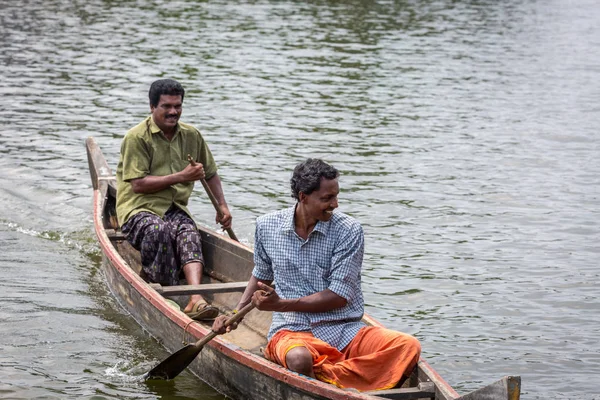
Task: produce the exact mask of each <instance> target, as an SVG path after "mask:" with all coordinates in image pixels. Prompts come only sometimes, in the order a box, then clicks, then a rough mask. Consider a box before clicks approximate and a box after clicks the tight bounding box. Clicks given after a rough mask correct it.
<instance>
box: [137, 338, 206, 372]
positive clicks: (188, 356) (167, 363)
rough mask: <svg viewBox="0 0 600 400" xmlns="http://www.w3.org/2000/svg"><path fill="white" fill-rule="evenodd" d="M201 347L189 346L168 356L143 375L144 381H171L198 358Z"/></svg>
mask: <svg viewBox="0 0 600 400" xmlns="http://www.w3.org/2000/svg"><path fill="white" fill-rule="evenodd" d="M201 350H202V346H195V345H193V344H189V345H187V346H185V347H182V348H181V349H179V350H178V351H177V352H175V353H173V354H172V355H170V356H169V357H168V358H167V359H165V360H164V361H163V362H161V363H160V364H158V365H157V366H156V367H154V368H152V370H151V371H150V372H148V373H147V374H146V375H144V379H145V380H148V379H165V380H169V379H173V378H175V377H176V376H177V375H179V374H180V373H181V372H182V371H183V370H184V369H186V368H187V366H188V365H190V364H191V362H192V361H194V359H195V358H196V356H198V354H199V353H200V351H201Z"/></svg>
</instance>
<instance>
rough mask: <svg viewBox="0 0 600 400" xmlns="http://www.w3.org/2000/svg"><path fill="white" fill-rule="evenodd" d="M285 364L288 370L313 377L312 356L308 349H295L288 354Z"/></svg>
mask: <svg viewBox="0 0 600 400" xmlns="http://www.w3.org/2000/svg"><path fill="white" fill-rule="evenodd" d="M285 363H286V364H287V367H288V369H290V370H292V371H294V372H298V373H299V374H303V375H308V376H313V375H314V374H313V359H312V354H310V351H308V349H307V348H306V347H294V348H293V349H291V350H290V351H288V352H287V354H286V356H285Z"/></svg>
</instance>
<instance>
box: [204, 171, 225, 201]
mask: <svg viewBox="0 0 600 400" xmlns="http://www.w3.org/2000/svg"><path fill="white" fill-rule="evenodd" d="M206 183H207V184H208V187H209V188H210V191H211V192H212V194H213V195H214V196H215V199H216V200H217V203H218V204H219V205H220V206H225V207H227V202H226V201H225V195H224V194H223V187H222V186H221V178H219V174H214V175H213V176H211V177H210V179H207V180H206Z"/></svg>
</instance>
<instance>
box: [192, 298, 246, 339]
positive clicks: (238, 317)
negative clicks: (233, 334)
mask: <svg viewBox="0 0 600 400" xmlns="http://www.w3.org/2000/svg"><path fill="white" fill-rule="evenodd" d="M254 308H255V306H254V304H252V302H250V303H248V304H246V305H245V306H244V307H243V308H242V309H241V310H240V311H238V312H237V313H235V314H233V316H232V317H231V318H229V319H228V320H227V321H225V324H224V325H223V326H225V327H228V326H229V325H232V324H234V323H236V322H239V321H241V320H242V319H243V318H244V317H245V316H246V314H248V313H249V312H250V311H252V310H253V309H254ZM217 335H218V333H217V332H215V331H211V332H210V333H209V334H208V335H206V336H204V337H203V338H202V339H200V340H198V341H197V342H196V343H194V347H196V348H202V347H204V345H205V344H206V343H208V342H210V341H211V340H213V339H214V338H215V336H217Z"/></svg>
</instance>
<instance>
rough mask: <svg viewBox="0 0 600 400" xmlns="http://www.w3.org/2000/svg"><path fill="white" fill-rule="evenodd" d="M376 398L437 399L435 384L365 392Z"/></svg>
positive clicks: (420, 384) (424, 383)
mask: <svg viewBox="0 0 600 400" xmlns="http://www.w3.org/2000/svg"><path fill="white" fill-rule="evenodd" d="M365 393H366V394H370V395H373V396H376V398H383V399H395V400H416V399H435V385H434V384H433V382H421V383H419V386H418V387H411V388H398V389H388V390H374V391H368V392H365Z"/></svg>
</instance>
